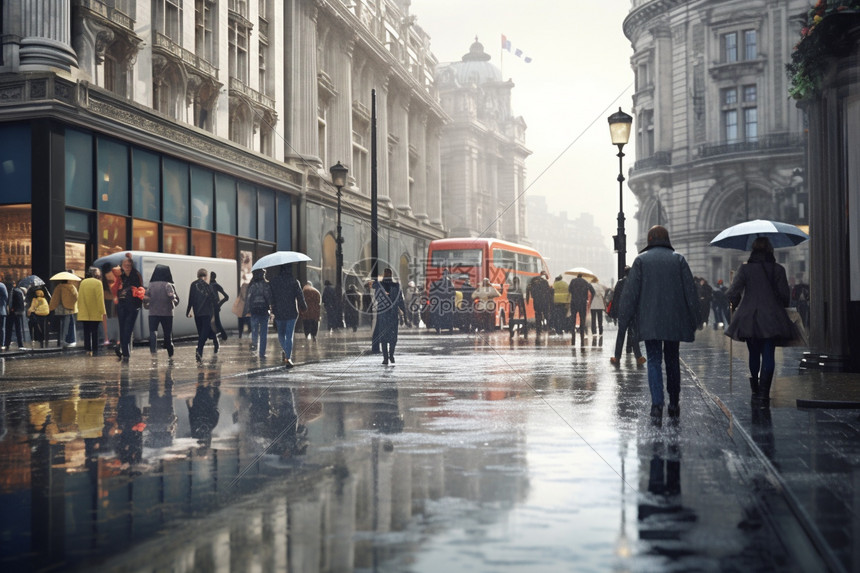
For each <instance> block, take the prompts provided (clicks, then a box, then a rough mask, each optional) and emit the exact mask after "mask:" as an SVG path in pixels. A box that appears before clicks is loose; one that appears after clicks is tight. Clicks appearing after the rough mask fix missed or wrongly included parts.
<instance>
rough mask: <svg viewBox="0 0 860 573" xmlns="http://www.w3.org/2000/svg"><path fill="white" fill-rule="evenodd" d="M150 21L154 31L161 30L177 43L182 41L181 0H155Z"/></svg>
mask: <svg viewBox="0 0 860 573" xmlns="http://www.w3.org/2000/svg"><path fill="white" fill-rule="evenodd" d="M152 7H153V11H154V12H155V14H154V16H153V18H152V21H153V24H152V25H153V27H154V28H155V31H156V32H161V33H162V34H164V35H165V36H167V37H168V38H170V39H171V40H173V41H174V42H176V43H177V44H181V43H182V0H155V1H154V2H153V3H152Z"/></svg>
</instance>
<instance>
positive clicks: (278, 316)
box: [271, 264, 308, 368]
mask: <svg viewBox="0 0 860 573" xmlns="http://www.w3.org/2000/svg"><path fill="white" fill-rule="evenodd" d="M271 285H272V295H273V297H272V311H273V312H274V315H275V325H276V326H277V327H278V342H280V344H281V349H282V350H283V352H282V357H283V359H284V366H286V367H287V368H292V367H293V366H294V364H293V361H292V359H291V358H292V354H293V332H294V331H295V329H296V320H297V319H298V318H299V310H304V309H306V308H307V307H308V305H307V303H306V302H305V297H304V295H303V294H302V287H301V285H300V284H299V281H298V280H296V278H295V277H293V273H292V271H291V269H290V265H289V264H284V265H281V272H280V273H279V274H277V275H275V276H274V277H273V278H272V280H271Z"/></svg>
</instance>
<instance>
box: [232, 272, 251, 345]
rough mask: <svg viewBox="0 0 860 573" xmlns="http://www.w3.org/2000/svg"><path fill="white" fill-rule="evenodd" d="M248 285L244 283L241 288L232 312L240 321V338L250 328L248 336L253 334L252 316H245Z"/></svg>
mask: <svg viewBox="0 0 860 573" xmlns="http://www.w3.org/2000/svg"><path fill="white" fill-rule="evenodd" d="M248 284H249V283H242V286H240V287H239V293H238V294H237V295H236V300H234V301H233V308H232V312H233V314H235V315H236V318H238V319H239V335H238V336H239V338H240V339H241V338H242V333H243V332H244V331H245V328H246V327H247V328H248V334H251V316H250V315H248V314H243V313H244V312H245V301H246V300H248Z"/></svg>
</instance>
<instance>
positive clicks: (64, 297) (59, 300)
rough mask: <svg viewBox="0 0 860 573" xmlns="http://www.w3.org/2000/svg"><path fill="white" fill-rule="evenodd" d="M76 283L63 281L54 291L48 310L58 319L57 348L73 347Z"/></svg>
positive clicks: (76, 311)
mask: <svg viewBox="0 0 860 573" xmlns="http://www.w3.org/2000/svg"><path fill="white" fill-rule="evenodd" d="M77 282H78V281H72V280H68V281H63V282H61V283H60V284H58V285H57V288H56V289H54V295H53V296H52V297H51V304H50V308H51V310H52V311H54V316H59V317H60V330H59V331H58V332H57V346H62V347H63V348H68V347H70V346H75V345H76V344H77V342H78V340H77V332H76V331H77V328H76V321H75V315H76V314H78V287H77V286H76V283H77ZM64 336H65V339H64V338H63V337H64Z"/></svg>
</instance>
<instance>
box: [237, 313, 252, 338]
mask: <svg viewBox="0 0 860 573" xmlns="http://www.w3.org/2000/svg"><path fill="white" fill-rule="evenodd" d="M246 327H247V329H248V334H251V317H250V316H240V317H239V338H242V333H243V332H244V331H245V328H246Z"/></svg>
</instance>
